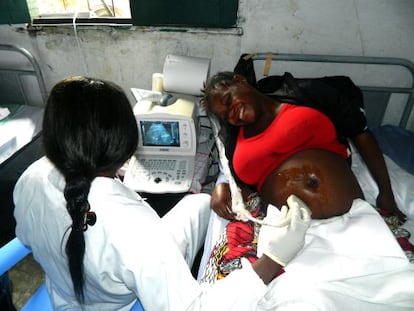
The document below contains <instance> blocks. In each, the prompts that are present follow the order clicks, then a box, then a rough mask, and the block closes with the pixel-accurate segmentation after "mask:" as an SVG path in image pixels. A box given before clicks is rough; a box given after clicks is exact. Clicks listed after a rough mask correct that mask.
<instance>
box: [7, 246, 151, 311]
mask: <svg viewBox="0 0 414 311" xmlns="http://www.w3.org/2000/svg"><path fill="white" fill-rule="evenodd" d="M30 253H31V250H30V249H29V248H27V247H26V246H24V245H23V243H22V242H20V240H19V239H18V238H14V239H13V240H11V241H10V242H9V243H7V244H6V245H4V246H3V247H1V248H0V275H3V274H4V273H5V272H7V271H9V270H10V269H11V268H13V267H14V265H16V264H17V263H18V262H19V261H21V260H22V259H23V258H24V257H26V256H27V255H28V254H30ZM21 310H22V311H40V310H41V311H49V310H50V311H53V309H52V304H51V303H50V299H49V295H48V293H47V289H46V284H45V283H43V284H42V285H41V286H40V287H39V288H38V289H37V290H36V292H35V293H34V294H33V296H31V297H30V298H29V300H28V301H27V302H26V304H25V305H24V306H23V307H22V309H21ZM131 311H144V308H143V307H142V305H141V303H140V301H139V300H137V302H136V303H135V305H134V306H133V307H132V309H131Z"/></svg>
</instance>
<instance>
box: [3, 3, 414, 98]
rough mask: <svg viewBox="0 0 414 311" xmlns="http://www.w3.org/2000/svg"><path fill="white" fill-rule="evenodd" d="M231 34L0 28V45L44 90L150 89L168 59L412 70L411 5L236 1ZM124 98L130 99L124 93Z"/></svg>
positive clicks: (226, 65)
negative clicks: (390, 61) (258, 57)
mask: <svg viewBox="0 0 414 311" xmlns="http://www.w3.org/2000/svg"><path fill="white" fill-rule="evenodd" d="M238 15H239V16H238V25H237V26H238V27H237V28H235V29H230V30H213V29H211V30H199V29H192V28H187V29H183V30H180V31H176V30H174V29H169V30H163V31H160V30H159V29H156V28H140V27H109V26H87V27H85V26H77V27H76V33H77V37H76V36H75V30H74V29H73V27H71V26H66V27H43V28H41V29H40V30H38V31H36V32H32V33H29V32H28V31H27V30H26V28H25V25H3V26H0V42H2V43H9V44H14V45H18V46H22V47H25V48H27V49H28V50H30V51H31V52H32V53H33V54H34V55H35V56H36V58H37V59H38V60H39V62H40V64H41V67H42V69H43V73H44V77H45V80H46V84H47V87H48V89H50V88H51V87H52V86H53V85H54V83H56V82H57V81H58V80H60V79H61V78H63V77H65V76H68V75H88V76H95V77H100V78H104V79H108V80H112V81H114V82H116V83H118V84H120V85H121V86H122V87H123V88H124V89H126V90H129V88H131V87H138V88H150V87H151V76H152V73H154V72H161V71H162V65H163V62H164V58H165V56H166V55H167V54H178V55H188V56H198V57H207V58H210V59H211V72H213V73H214V72H216V71H219V70H231V69H233V68H234V65H235V64H236V62H237V59H238V57H239V56H240V54H241V53H244V52H268V51H271V52H275V53H305V54H335V55H363V56H392V57H402V58H406V59H409V60H411V61H412V62H414V40H413V38H414V37H413V32H414V1H412V0H392V1H390V0H352V1H343V0H311V1H309V0H240V2H239V13H238ZM128 93H129V92H128Z"/></svg>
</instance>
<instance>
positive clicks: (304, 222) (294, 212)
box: [257, 195, 311, 267]
mask: <svg viewBox="0 0 414 311" xmlns="http://www.w3.org/2000/svg"><path fill="white" fill-rule="evenodd" d="M287 204H288V206H289V209H288V208H287V207H286V206H285V205H284V206H282V208H281V210H280V212H278V211H277V208H276V207H275V206H273V205H269V206H268V208H267V215H266V217H265V219H264V223H265V224H264V225H262V227H261V228H260V232H259V241H258V246H257V255H258V257H260V256H262V255H263V254H265V255H267V256H268V257H269V258H271V259H272V260H273V261H275V262H277V263H278V264H280V265H282V266H283V267H284V266H286V264H287V263H288V262H289V261H290V260H291V259H292V258H293V257H294V256H295V255H296V254H297V253H298V252H299V251H300V250H301V249H302V247H303V245H304V244H305V234H306V231H307V230H308V228H309V225H310V221H311V211H310V210H309V208H308V207H307V205H306V204H305V203H304V202H303V201H302V200H301V199H299V198H298V197H297V196H295V195H291V196H289V198H288V199H287ZM267 224H269V225H267ZM275 225H276V226H275Z"/></svg>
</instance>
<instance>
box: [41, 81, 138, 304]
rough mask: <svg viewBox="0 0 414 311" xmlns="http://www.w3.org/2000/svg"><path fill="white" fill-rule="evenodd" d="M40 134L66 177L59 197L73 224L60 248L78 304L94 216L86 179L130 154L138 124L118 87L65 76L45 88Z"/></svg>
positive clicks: (112, 171)
mask: <svg viewBox="0 0 414 311" xmlns="http://www.w3.org/2000/svg"><path fill="white" fill-rule="evenodd" d="M42 133H43V144H44V149H45V154H46V156H47V157H48V158H49V159H50V161H51V162H52V163H53V164H54V165H55V166H56V167H57V169H58V170H59V171H60V172H61V173H62V174H63V176H64V178H65V181H66V184H65V188H64V197H65V199H66V202H67V203H66V204H67V205H66V207H67V211H68V213H69V215H70V217H71V218H72V225H71V227H70V228H69V232H70V233H69V237H68V240H67V243H66V246H65V251H66V255H67V258H68V265H69V271H70V275H71V278H72V282H73V287H74V292H75V296H76V298H77V300H78V301H79V302H80V303H83V302H84V283H85V280H84V267H83V258H84V255H85V237H84V234H86V233H85V231H86V230H87V228H88V224H89V225H93V224H94V222H95V221H96V215H94V213H91V212H89V209H90V207H89V202H88V194H89V190H90V187H91V183H92V181H93V179H94V178H95V177H96V176H99V175H103V176H114V175H115V173H116V171H117V170H118V169H119V168H120V167H121V166H122V165H123V164H124V163H125V162H126V161H127V160H128V159H129V158H130V157H131V156H132V155H133V153H134V152H135V150H136V148H137V144H138V128H137V123H136V120H135V117H134V115H133V111H132V107H131V105H130V103H129V100H128V98H127V96H126V95H125V93H124V91H123V90H122V89H121V88H120V87H119V86H117V85H115V84H113V83H111V82H107V81H103V80H98V79H92V78H87V77H69V78H66V79H64V80H62V81H60V82H58V83H57V84H56V85H55V86H54V87H53V89H52V91H51V93H50V96H49V98H48V101H47V105H46V108H45V114H44V119H43V131H42ZM90 216H92V217H91V219H90ZM93 216H95V217H93ZM98 216H99V215H98Z"/></svg>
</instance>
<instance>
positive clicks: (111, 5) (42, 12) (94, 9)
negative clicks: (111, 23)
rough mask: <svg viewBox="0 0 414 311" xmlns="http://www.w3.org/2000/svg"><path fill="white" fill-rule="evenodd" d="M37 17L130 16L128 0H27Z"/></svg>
mask: <svg viewBox="0 0 414 311" xmlns="http://www.w3.org/2000/svg"><path fill="white" fill-rule="evenodd" d="M28 2H29V3H30V4H31V5H30V7H31V9H32V10H33V11H36V12H37V16H38V17H39V18H51V17H59V16H63V17H73V15H74V14H77V16H78V17H114V18H131V13H130V9H129V0H28Z"/></svg>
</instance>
